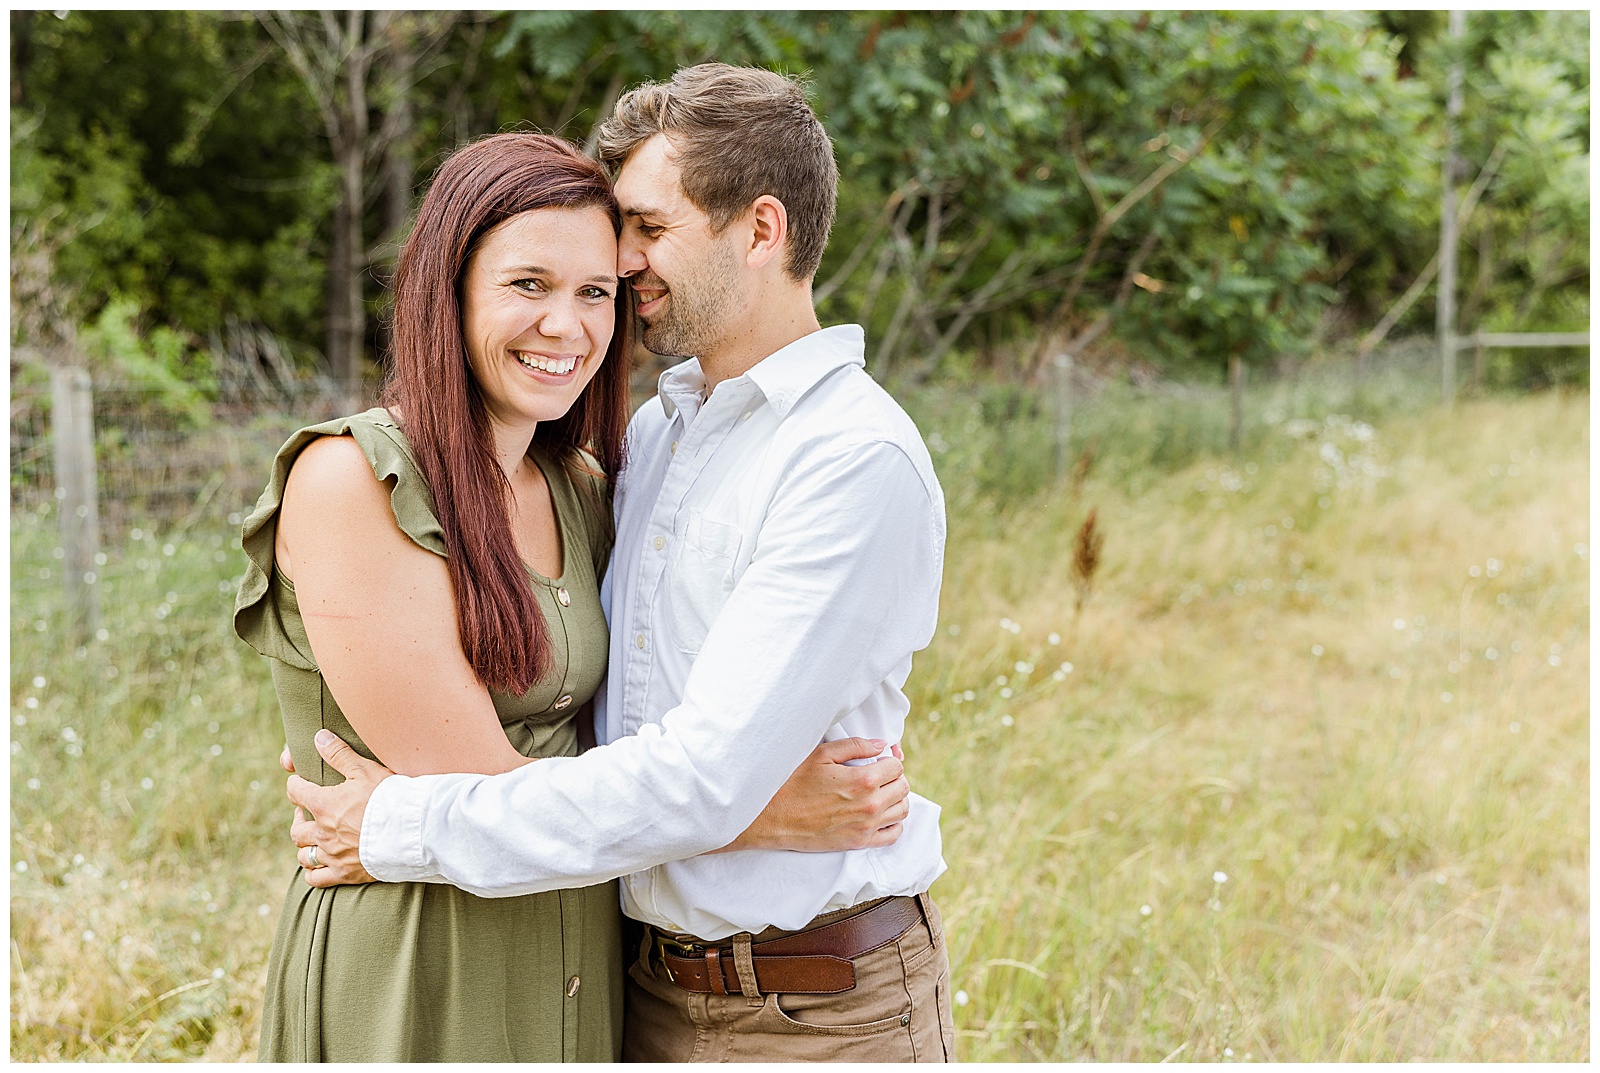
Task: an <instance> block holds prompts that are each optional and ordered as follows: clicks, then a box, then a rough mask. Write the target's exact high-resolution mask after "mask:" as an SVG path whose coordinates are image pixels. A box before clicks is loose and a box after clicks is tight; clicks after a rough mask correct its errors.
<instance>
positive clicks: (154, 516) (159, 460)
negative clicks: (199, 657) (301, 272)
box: [10, 380, 342, 611]
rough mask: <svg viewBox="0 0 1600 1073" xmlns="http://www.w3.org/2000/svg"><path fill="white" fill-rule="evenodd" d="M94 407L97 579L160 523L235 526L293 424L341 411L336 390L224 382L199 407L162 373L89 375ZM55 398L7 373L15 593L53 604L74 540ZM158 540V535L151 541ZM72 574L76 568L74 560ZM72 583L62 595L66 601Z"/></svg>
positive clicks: (178, 528)
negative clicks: (289, 392)
mask: <svg viewBox="0 0 1600 1073" xmlns="http://www.w3.org/2000/svg"><path fill="white" fill-rule="evenodd" d="M91 392H92V394H91V398H92V415H93V441H92V458H93V468H94V472H93V478H92V487H93V489H94V499H93V509H94V510H95V511H96V512H97V514H98V532H97V533H96V535H95V543H96V545H97V546H96V549H95V550H94V551H93V552H91V555H92V561H90V562H88V563H85V564H83V568H82V575H83V576H82V581H83V582H84V583H85V584H87V585H91V586H93V585H96V584H98V583H99V582H100V581H102V580H103V579H104V578H105V577H106V576H107V572H108V571H114V570H116V569H118V567H119V562H120V559H121V558H122V551H123V550H124V549H126V548H128V547H131V546H135V545H139V544H141V542H142V541H145V540H148V539H150V538H151V537H153V536H154V535H156V534H161V539H162V541H171V540H179V539H181V538H182V537H183V536H185V535H187V534H192V533H198V532H203V533H205V534H207V538H208V539H209V537H210V535H211V534H220V533H224V532H225V531H226V530H227V529H229V528H236V527H237V526H238V525H239V523H240V522H242V521H243V518H244V516H245V514H246V513H248V511H249V510H250V508H251V507H252V506H253V505H254V503H255V501H256V498H257V496H259V495H260V493H261V489H262V487H263V485H264V483H265V481H266V478H267V473H268V471H269V468H270V465H271V461H272V457H273V455H274V454H275V453H276V452H277V450H278V448H279V447H281V446H282V445H283V442H284V440H286V439H287V438H288V437H289V435H290V433H292V432H293V431H294V430H295V429H297V428H300V427H302V426H304V425H308V424H312V423H315V422H317V421H321V420H325V419H327V418H330V417H333V416H335V415H336V414H337V413H338V412H340V411H341V409H342V406H341V403H340V402H339V401H338V400H337V399H336V398H333V397H328V396H323V395H313V394H307V395H302V396H301V397H299V398H297V399H294V400H293V404H292V408H290V407H288V406H286V405H285V401H286V400H284V399H283V398H282V397H281V396H278V395H274V394H272V393H269V392H260V393H254V392H241V391H231V392H229V397H228V398H227V400H226V401H223V402H218V403H215V404H209V405H207V406H206V407H205V408H204V409H203V410H198V411H197V410H196V408H194V407H192V406H190V407H174V406H173V405H171V399H170V394H169V392H168V389H167V388H166V387H165V386H164V385H161V384H151V383H138V382H132V381H127V380H123V381H96V382H94V383H93V384H92V387H91ZM56 405H58V403H57V402H56V401H55V400H53V399H52V392H51V388H50V386H48V385H41V384H34V383H21V384H19V383H17V382H15V380H14V382H13V384H12V390H11V490H10V494H11V500H10V502H11V516H12V525H11V532H12V541H13V550H12V577H11V587H12V601H13V610H15V606H16V604H17V601H18V600H19V599H20V600H22V601H23V602H25V603H26V604H28V606H29V607H30V608H42V609H45V610H46V611H54V610H59V609H60V608H61V604H60V603H58V601H60V600H62V599H63V598H64V597H63V593H62V588H63V585H64V584H65V583H66V582H67V581H68V580H69V579H68V578H67V577H65V576H64V574H66V573H67V572H68V567H69V563H68V561H67V560H70V558H71V555H70V551H71V549H70V548H67V547H63V546H62V545H63V544H64V543H65V542H64V541H62V540H61V539H60V533H61V532H62V526H61V525H60V524H59V523H60V518H59V515H60V512H62V511H63V510H64V509H77V510H79V511H80V512H81V511H83V510H84V505H83V504H81V503H80V504H79V505H78V506H77V507H76V508H73V507H71V506H70V505H69V504H68V501H67V499H66V495H67V489H66V487H65V484H66V483H67V482H65V481H64V480H63V479H62V478H63V477H64V475H63V474H58V473H57V472H56V469H57V466H58V464H59V458H60V457H61V455H60V451H59V447H58V443H57V442H56V438H57V435H58V433H57V430H56V428H55V425H54V423H53V421H52V417H53V413H52V411H53V409H54V407H55V406H56ZM159 546H160V545H158V547H159ZM71 572H72V573H73V575H74V578H76V575H77V574H78V573H79V570H78V569H77V568H73V569H72V571H71ZM70 590H71V586H70V585H69V586H67V594H66V597H65V599H66V602H67V603H69V604H70V602H71V600H70Z"/></svg>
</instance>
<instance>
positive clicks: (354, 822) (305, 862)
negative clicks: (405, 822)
mask: <svg viewBox="0 0 1600 1073" xmlns="http://www.w3.org/2000/svg"><path fill="white" fill-rule="evenodd" d="M315 740H316V745H317V752H318V753H320V754H322V759H324V760H326V761H327V762H328V765H329V766H330V767H332V768H333V770H335V771H337V772H338V773H339V774H341V775H343V776H344V782H342V783H340V784H339V785H338V786H318V785H316V784H315V783H311V782H307V781H306V780H305V779H302V778H301V777H300V776H298V775H291V776H289V787H288V792H289V800H290V801H292V802H293V803H294V806H295V810H294V825H293V826H291V827H290V828H289V835H290V837H291V838H293V839H294V844H295V845H297V846H299V847H301V848H300V850H299V851H298V853H297V854H296V856H297V857H298V858H299V861H300V867H301V868H304V869H305V877H306V882H307V883H309V884H311V885H312V886H313V887H333V886H338V885H339V884H342V883H371V882H373V881H374V880H373V878H372V876H370V875H369V874H368V873H367V870H366V869H365V868H363V867H362V866H361V853H360V850H361V819H362V817H363V816H365V815H366V812H367V802H368V801H369V800H371V798H372V791H373V790H375V789H377V788H378V783H380V782H382V781H383V780H384V779H387V778H388V777H389V776H390V775H393V774H394V772H392V771H390V770H389V769H388V768H386V767H384V766H383V765H382V764H378V763H374V762H373V761H371V760H367V759H365V758H363V757H361V756H358V755H357V754H356V751H355V750H354V749H352V748H350V746H349V745H347V744H345V742H343V741H342V740H340V738H339V737H338V735H336V734H334V733H333V732H332V731H331V730H319V731H317V736H316V739H315ZM288 752H289V751H288V748H287V747H285V749H284V756H285V757H287V756H288ZM279 762H280V763H282V762H283V758H282V757H280V758H279ZM284 767H286V768H288V769H290V770H293V767H292V764H284ZM307 812H309V813H310V814H311V818H307V816H306V813H307ZM313 846H314V847H316V860H315V867H313V862H312V856H311V848H312V847H313Z"/></svg>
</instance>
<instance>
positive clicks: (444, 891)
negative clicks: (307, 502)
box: [234, 409, 623, 1062]
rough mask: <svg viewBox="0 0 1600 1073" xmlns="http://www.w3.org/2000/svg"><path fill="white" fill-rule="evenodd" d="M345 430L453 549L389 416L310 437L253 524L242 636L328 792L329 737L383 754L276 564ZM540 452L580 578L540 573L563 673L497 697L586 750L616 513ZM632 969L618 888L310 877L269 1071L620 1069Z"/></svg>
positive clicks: (438, 540)
mask: <svg viewBox="0 0 1600 1073" xmlns="http://www.w3.org/2000/svg"><path fill="white" fill-rule="evenodd" d="M339 435H349V436H352V437H353V438H354V439H355V441H356V443H357V444H359V445H360V447H361V450H362V452H363V453H364V454H365V455H366V457H367V461H368V462H370V463H371V464H372V471H373V473H375V474H376V475H377V476H378V478H379V479H380V480H382V481H384V482H385V483H387V484H388V485H389V486H390V489H391V491H390V502H391V504H392V505H393V507H394V514H395V520H396V521H397V522H398V523H399V525H400V528H401V530H402V531H403V532H404V533H405V534H406V535H407V536H409V537H410V538H411V539H412V540H413V541H414V542H415V543H416V544H417V545H418V546H419V547H422V548H425V549H427V550H428V551H431V552H433V553H434V554H436V555H440V556H443V555H444V554H445V545H444V535H443V531H442V530H441V529H440V527H439V522H438V520H437V518H435V516H434V513H433V499H432V496H431V495H430V494H429V491H428V488H427V486H426V484H425V483H424V482H423V479H422V473H421V471H420V469H419V468H418V467H417V464H416V460H415V457H414V455H413V454H412V451H411V446H410V444H409V443H408V442H407V441H406V439H405V437H404V435H402V433H401V432H400V429H399V428H398V427H397V426H396V425H395V423H394V421H393V420H392V419H391V417H390V415H389V413H388V411H386V410H383V409H373V410H368V411H367V412H366V413H363V414H359V415H357V416H355V417H346V418H340V419H338V420H335V421H329V422H326V423H324V424H320V425H313V426H311V427H310V428H305V429H301V430H300V431H299V432H296V433H295V434H294V435H293V436H291V437H290V438H289V441H288V442H287V443H285V444H284V445H283V449H282V450H280V451H279V452H278V456H277V458H276V460H275V461H274V463H273V467H272V478H271V481H270V483H269V484H268V485H267V488H266V491H264V492H263V493H262V494H261V499H260V500H259V501H258V502H257V503H256V507H255V510H254V511H253V512H252V513H251V515H250V517H249V518H248V519H246V521H245V523H244V536H243V544H244V550H245V553H246V554H247V555H248V556H249V559H250V564H249V568H248V571H247V573H246V575H245V578H244V581H243V583H242V584H241V586H240V590H239V597H238V602H237V605H236V607H235V610H234V629H235V630H236V631H237V632H238V634H239V636H240V637H242V638H243V639H244V640H245V641H246V642H248V643H249V644H250V645H251V647H253V648H255V649H256V651H258V652H260V653H261V654H262V655H264V656H268V657H270V658H271V660H272V678H273V683H274V684H275V685H276V687H277V692H278V701H279V705H280V707H281V708H282V711H283V727H284V733H285V734H286V735H287V739H286V740H287V741H288V745H289V752H290V755H291V756H293V758H294V765H295V770H296V771H297V772H299V773H300V774H301V775H302V776H304V777H305V778H307V779H309V780H311V781H312V782H315V783H318V784H319V785H323V786H326V785H330V784H332V783H336V782H340V781H342V778H341V776H340V775H339V773H338V772H336V771H333V770H332V769H331V768H329V767H328V766H327V765H326V764H325V763H324V762H323V761H322V758H321V757H320V756H318V755H317V751H316V747H315V746H314V745H313V744H312V741H311V738H312V735H314V734H315V733H316V732H317V730H319V729H321V728H322V727H327V728H328V729H329V730H332V731H333V732H334V733H336V734H338V735H339V736H340V737H342V738H344V739H345V740H346V741H348V742H349V743H350V744H351V745H352V746H354V747H355V749H356V751H357V752H359V753H360V754H361V755H363V756H366V757H369V758H371V757H372V753H371V751H370V750H369V749H367V747H366V746H365V745H364V744H363V743H362V742H361V740H360V739H359V738H358V737H357V736H356V734H355V732H354V731H353V730H352V729H351V727H350V724H349V723H348V722H347V721H346V720H345V717H344V715H343V713H341V712H340V710H339V706H338V704H337V703H336V702H335V701H334V699H333V695H332V694H331V693H330V692H329V690H328V685H327V683H326V682H325V681H323V678H322V675H321V674H320V673H319V672H318V670H317V663H316V659H315V657H314V656H313V655H312V652H311V645H310V644H309V643H308V642H307V640H306V632H305V626H304V624H303V623H302V621H301V618H300V612H299V607H298V605H297V604H296V602H295V594H294V586H293V585H292V584H291V583H290V581H289V579H288V578H286V577H284V576H283V575H282V574H280V573H279V572H278V571H277V570H276V569H275V568H274V565H273V539H274V536H275V533H276V529H277V520H278V507H279V505H280V503H281V502H282V498H283V489H284V484H285V481H286V480H287V479H288V475H289V469H290V467H291V466H293V465H294V461H295V459H296V457H298V455H299V453H300V451H301V450H302V449H303V448H304V447H305V446H306V445H307V444H308V443H310V442H311V441H312V440H314V439H315V438H316V437H318V436H339ZM530 455H531V457H532V458H533V460H534V461H535V462H536V463H537V464H538V465H539V468H540V469H541V470H542V471H543V472H544V475H545V478H546V480H547V481H548V482H549V485H550V491H551V496H552V500H553V502H554V505H555V512H556V518H557V521H558V524H559V526H560V531H561V542H562V555H563V563H562V576H561V577H559V578H545V577H542V576H540V575H539V574H537V573H534V572H533V571H532V570H530V571H529V575H530V577H531V578H532V581H533V590H534V593H535V595H536V596H537V597H538V600H539V608H540V611H541V612H542V613H543V615H544V619H545V622H547V623H548V624H549V625H550V627H551V632H552V634H553V640H554V662H553V666H554V667H555V668H559V670H558V672H557V673H553V674H551V675H549V676H548V678H547V679H546V680H544V681H541V682H539V683H537V684H535V685H534V687H533V688H532V689H531V690H529V691H528V693H527V694H526V695H524V696H520V697H514V696H508V695H505V694H502V693H498V692H491V695H492V697H493V700H494V707H495V711H496V712H498V713H499V716H500V722H501V725H502V726H503V727H504V728H505V732H506V737H507V738H508V739H510V741H511V744H512V746H514V747H515V748H516V749H517V750H518V751H519V752H521V753H522V754H523V755H524V756H572V755H576V753H577V752H578V741H577V728H576V726H575V724H574V722H573V716H574V715H575V713H576V712H577V711H578V709H579V708H580V707H582V705H583V704H584V703H585V702H586V701H588V700H589V698H590V697H591V696H593V694H594V692H595V690H596V689H597V688H598V687H599V685H600V681H601V678H602V677H603V676H604V675H605V666H606V651H607V634H606V623H605V616H604V613H603V612H602V610H601V606H600V592H599V588H600V586H599V577H600V575H601V573H602V572H603V567H604V563H605V559H606V556H607V555H609V554H610V545H611V518H610V502H609V499H608V498H607V497H606V495H605V493H604V485H603V483H601V482H599V481H598V480H596V481H592V482H590V481H589V480H588V478H582V477H580V478H579V479H580V480H583V481H585V482H586V483H588V484H589V487H586V488H581V489H580V488H579V487H575V486H574V483H573V479H572V477H571V476H569V474H568V472H567V470H566V469H565V467H563V466H562V465H561V464H560V463H558V462H557V461H555V460H554V459H551V458H549V457H546V456H545V455H544V454H543V453H542V452H539V451H537V450H535V451H532V452H530ZM529 819H530V821H531V820H533V819H534V818H533V817H530V818H529ZM285 854H286V855H287V847H286V848H285ZM622 971H623V954H622V917H621V912H620V909H619V903H618V896H617V886H616V884H615V883H614V882H612V883H602V884H599V885H597V886H592V887H582V888H577V889H573V890H560V891H551V892H548V893H545V894H534V895H528V896H526V897H519V898H479V897H477V896H476V895H472V894H468V893H466V892H465V891H462V890H458V889H456V888H455V887H450V886H445V885H442V884H433V883H369V884H366V885H364V886H347V887H332V888H328V889H326V890H317V889H313V888H311V887H309V886H307V885H306V884H305V882H304V880H302V879H301V878H300V869H299V868H298V867H294V868H293V870H292V874H291V875H290V876H289V882H288V896H287V897H286V898H285V900H284V906H283V915H282V916H281V917H280V918H279V921H278V932H277V937H276V938H275V940H274V941H273V944H272V954H271V959H270V963H269V965H268V970H267V988H266V995H265V1001H264V1003H263V1010H262V1017H261V1051H260V1055H261V1059H262V1060H263V1061H268V1062H418V1061H455V1062H475V1061H483V1062H494V1061H507V1062H560V1061H567V1062H571V1061H579V1062H582V1061H599V1062H613V1061H616V1060H617V1058H618V1056H619V1054H620V1052H621V1043H622Z"/></svg>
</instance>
